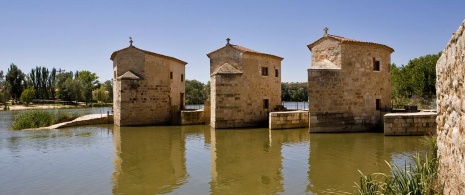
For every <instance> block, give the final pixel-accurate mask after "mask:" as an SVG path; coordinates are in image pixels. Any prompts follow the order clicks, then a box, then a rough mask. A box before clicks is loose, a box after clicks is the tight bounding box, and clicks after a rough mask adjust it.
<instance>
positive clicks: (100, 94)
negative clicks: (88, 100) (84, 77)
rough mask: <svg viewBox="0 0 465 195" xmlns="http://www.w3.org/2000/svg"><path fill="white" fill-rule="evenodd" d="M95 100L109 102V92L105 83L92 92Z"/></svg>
mask: <svg viewBox="0 0 465 195" xmlns="http://www.w3.org/2000/svg"><path fill="white" fill-rule="evenodd" d="M92 94H93V96H94V100H96V101H97V102H108V99H109V98H108V93H107V90H106V87H105V86H104V85H102V86H100V88H99V89H97V90H94V91H93V92H92Z"/></svg>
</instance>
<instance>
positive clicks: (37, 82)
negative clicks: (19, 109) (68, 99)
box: [27, 67, 56, 99]
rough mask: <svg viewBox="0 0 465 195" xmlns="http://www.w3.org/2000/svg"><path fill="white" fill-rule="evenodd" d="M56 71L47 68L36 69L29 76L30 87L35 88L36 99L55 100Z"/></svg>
mask: <svg viewBox="0 0 465 195" xmlns="http://www.w3.org/2000/svg"><path fill="white" fill-rule="evenodd" d="M55 80H56V69H55V68H53V69H52V70H51V71H49V70H48V68H45V67H36V68H34V69H32V70H31V72H30V73H29V74H28V75H27V81H28V85H30V86H33V87H34V89H36V91H35V98H37V99H55V88H56V82H55Z"/></svg>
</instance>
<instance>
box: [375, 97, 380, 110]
mask: <svg viewBox="0 0 465 195" xmlns="http://www.w3.org/2000/svg"><path fill="white" fill-rule="evenodd" d="M376 110H381V99H376Z"/></svg>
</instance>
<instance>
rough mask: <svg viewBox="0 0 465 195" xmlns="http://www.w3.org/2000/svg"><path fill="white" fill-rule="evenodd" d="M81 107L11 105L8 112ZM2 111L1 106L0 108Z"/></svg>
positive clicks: (79, 106)
mask: <svg viewBox="0 0 465 195" xmlns="http://www.w3.org/2000/svg"><path fill="white" fill-rule="evenodd" d="M82 107H83V106H81V105H78V106H75V105H30V106H25V105H12V106H9V108H10V110H40V109H66V108H82ZM2 109H3V106H2Z"/></svg>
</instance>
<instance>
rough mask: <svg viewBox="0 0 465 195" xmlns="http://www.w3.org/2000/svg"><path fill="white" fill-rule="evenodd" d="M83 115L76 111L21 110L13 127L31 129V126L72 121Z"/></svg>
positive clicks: (37, 126) (45, 125)
mask: <svg viewBox="0 0 465 195" xmlns="http://www.w3.org/2000/svg"><path fill="white" fill-rule="evenodd" d="M80 116H81V115H79V114H76V113H68V112H62V111H58V112H50V111H43V110H27V111H22V112H20V113H19V114H18V115H17V116H16V118H15V120H14V121H13V124H12V125H11V129H13V130H21V129H29V128H39V127H47V126H50V125H53V124H57V123H62V122H67V121H72V120H74V119H76V118H78V117H80Z"/></svg>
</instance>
